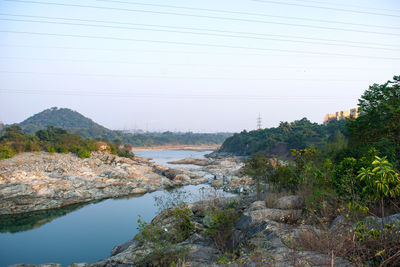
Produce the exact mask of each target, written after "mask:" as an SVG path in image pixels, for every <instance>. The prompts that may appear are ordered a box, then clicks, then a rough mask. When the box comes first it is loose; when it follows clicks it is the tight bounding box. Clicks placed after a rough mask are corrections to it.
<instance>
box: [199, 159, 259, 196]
mask: <svg viewBox="0 0 400 267" xmlns="http://www.w3.org/2000/svg"><path fill="white" fill-rule="evenodd" d="M243 166H244V164H243V162H242V161H241V160H240V159H239V158H232V157H231V158H229V157H228V158H225V157H219V158H212V160H211V163H209V164H208V165H206V166H204V167H202V168H201V170H202V171H205V172H207V173H210V174H211V175H212V176H213V179H212V181H211V185H212V186H213V187H216V188H221V189H223V190H224V191H226V192H231V193H237V194H250V193H252V192H254V186H253V185H254V181H253V179H252V178H251V177H249V176H247V175H244V174H243V172H242V168H243Z"/></svg>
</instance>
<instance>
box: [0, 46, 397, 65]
mask: <svg viewBox="0 0 400 267" xmlns="http://www.w3.org/2000/svg"><path fill="white" fill-rule="evenodd" d="M0 47H1V45H0ZM0 59H2V60H32V61H50V62H79V63H96V64H99V63H106V64H128V65H157V66H159V65H166V66H194V67H216V68H238V67H239V68H257V69H339V70H342V69H347V70H376V69H380V70H382V69H384V68H382V67H379V66H377V67H376V68H360V67H348V66H343V67H329V66H328V67H327V66H314V67H313V66H287V65H273V66H272V65H270V66H267V65H237V64H235V65H215V64H198V63H165V62H131V61H117V60H88V59H69V58H68V59H54V58H26V57H1V56H0ZM386 69H389V68H386Z"/></svg>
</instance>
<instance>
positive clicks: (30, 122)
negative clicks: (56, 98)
mask: <svg viewBox="0 0 400 267" xmlns="http://www.w3.org/2000/svg"><path fill="white" fill-rule="evenodd" d="M19 126H20V127H21V128H22V130H23V131H24V132H27V133H29V134H34V133H35V132H37V131H38V130H42V129H46V128H47V126H54V127H59V128H63V129H65V130H67V131H70V132H73V133H77V134H79V135H80V136H82V137H83V138H91V139H95V138H106V139H112V138H113V137H114V138H116V137H117V136H116V134H115V133H114V132H113V131H112V130H109V129H107V128H105V127H103V126H101V125H100V124H97V123H95V122H94V121H93V120H91V119H89V118H87V117H85V116H83V115H82V114H80V113H78V112H76V111H73V110H71V109H68V108H57V107H53V108H50V109H46V110H43V111H42V112H40V113H38V114H35V115H33V116H31V117H29V118H28V119H26V120H24V121H23V122H21V123H20V124H19Z"/></svg>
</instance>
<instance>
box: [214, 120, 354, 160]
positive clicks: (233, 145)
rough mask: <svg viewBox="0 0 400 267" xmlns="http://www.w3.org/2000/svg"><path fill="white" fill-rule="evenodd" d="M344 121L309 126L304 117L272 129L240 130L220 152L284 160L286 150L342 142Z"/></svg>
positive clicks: (225, 143)
mask: <svg viewBox="0 0 400 267" xmlns="http://www.w3.org/2000/svg"><path fill="white" fill-rule="evenodd" d="M345 124H346V121H344V120H341V121H331V122H329V123H328V124H326V125H323V124H318V123H312V122H310V121H309V120H308V119H307V118H303V119H301V120H297V121H294V122H290V123H289V122H281V123H280V125H279V126H278V127H276V128H266V129H260V130H255V131H250V132H247V131H242V132H241V133H237V134H234V135H233V136H231V137H229V138H227V139H226V140H225V142H224V143H223V144H222V146H221V149H220V151H221V152H229V153H233V154H237V155H253V154H256V153H265V154H271V155H275V156H281V157H286V156H288V155H289V154H290V151H289V150H290V149H304V148H306V147H310V146H315V147H318V148H319V147H325V145H326V144H328V143H332V142H335V143H336V144H338V145H343V144H340V143H344V142H345V140H344V139H345V135H346V134H347V129H346V127H345Z"/></svg>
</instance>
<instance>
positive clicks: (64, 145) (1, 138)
mask: <svg viewBox="0 0 400 267" xmlns="http://www.w3.org/2000/svg"><path fill="white" fill-rule="evenodd" d="M98 150H107V151H109V152H111V153H113V154H118V155H120V156H124V157H132V156H133V154H132V153H131V152H130V148H129V147H127V146H119V145H116V144H113V143H110V142H98V141H95V140H90V139H83V138H82V137H81V136H79V135H78V134H74V133H70V132H68V131H66V130H64V129H61V128H57V127H53V126H48V127H47V129H45V130H39V131H37V132H36V133H35V134H34V135H30V134H27V133H25V132H23V131H22V129H21V127H19V126H10V127H6V128H5V130H4V131H3V134H2V135H0V160H1V159H6V158H11V157H13V156H14V155H15V154H17V153H20V152H32V151H47V152H50V153H70V152H71V153H75V154H76V155H78V156H79V157H80V158H88V157H90V153H91V152H93V151H98Z"/></svg>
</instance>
